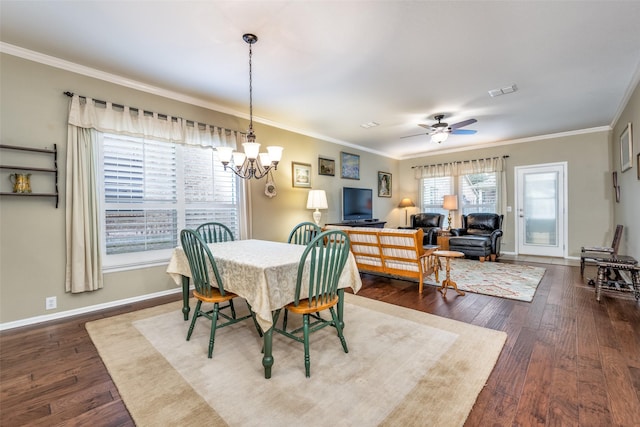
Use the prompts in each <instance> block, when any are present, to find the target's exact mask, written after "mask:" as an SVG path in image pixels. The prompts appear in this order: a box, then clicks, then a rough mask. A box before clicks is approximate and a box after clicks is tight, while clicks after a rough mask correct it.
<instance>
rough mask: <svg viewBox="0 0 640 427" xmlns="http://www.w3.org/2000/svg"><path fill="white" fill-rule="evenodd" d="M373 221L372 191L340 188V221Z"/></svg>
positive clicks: (368, 189)
mask: <svg viewBox="0 0 640 427" xmlns="http://www.w3.org/2000/svg"><path fill="white" fill-rule="evenodd" d="M366 219H373V190H371V189H370V188H351V187H342V220H343V221H364V220H366Z"/></svg>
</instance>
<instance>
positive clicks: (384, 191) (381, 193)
mask: <svg viewBox="0 0 640 427" xmlns="http://www.w3.org/2000/svg"><path fill="white" fill-rule="evenodd" d="M378 197H391V174H390V173H389V172H380V171H378Z"/></svg>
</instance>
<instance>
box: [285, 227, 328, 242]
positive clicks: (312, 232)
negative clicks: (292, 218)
mask: <svg viewBox="0 0 640 427" xmlns="http://www.w3.org/2000/svg"><path fill="white" fill-rule="evenodd" d="M320 232H322V229H321V228H320V226H319V225H317V224H314V223H313V222H301V223H300V224H298V225H296V226H295V227H293V230H291V233H289V238H288V239H287V243H293V244H294V245H306V244H308V243H309V242H310V241H311V240H313V238H314V237H316V236H317V235H318V234H320Z"/></svg>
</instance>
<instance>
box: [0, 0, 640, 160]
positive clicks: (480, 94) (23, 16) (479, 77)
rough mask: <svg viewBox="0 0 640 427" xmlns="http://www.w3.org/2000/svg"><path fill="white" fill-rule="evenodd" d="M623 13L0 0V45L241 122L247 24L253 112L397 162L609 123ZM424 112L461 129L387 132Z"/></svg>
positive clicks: (628, 57)
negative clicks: (440, 135) (251, 37)
mask: <svg viewBox="0 0 640 427" xmlns="http://www.w3.org/2000/svg"><path fill="white" fill-rule="evenodd" d="M639 22H640V1H589V2H578V1H553V2H542V1H495V2H489V1H447V2H439V1H277V0H274V1H267V0H263V1H101V0H94V1H10V0H0V28H1V29H0V41H1V42H2V45H0V47H2V50H3V51H8V50H7V49H9V50H11V49H13V51H16V49H15V48H21V49H19V50H21V51H22V49H26V50H28V51H34V52H38V53H40V54H45V55H49V56H52V57H55V58H59V59H62V60H65V61H69V62H71V63H74V64H78V65H81V66H85V67H90V68H92V69H96V70H101V71H102V72H106V73H110V74H113V75H116V76H120V77H122V78H124V79H127V81H135V82H138V83H140V84H141V85H146V86H147V87H153V88H154V90H156V89H162V90H164V91H170V92H173V93H178V94H181V95H183V96H186V97H189V98H193V99H197V100H201V101H202V102H204V103H206V104H207V105H210V106H212V107H217V108H218V109H219V110H220V111H225V112H231V113H234V114H237V115H241V116H243V117H246V116H247V114H248V104H249V102H248V101H249V89H248V87H249V74H248V57H249V54H248V45H247V44H246V43H245V42H244V41H243V40H242V35H243V34H244V33H247V32H251V33H254V34H256V35H257V36H258V38H259V41H258V43H256V44H255V45H254V46H253V112H254V120H255V121H256V122H263V123H269V124H272V125H276V126H279V127H282V128H284V129H288V130H293V131H296V132H300V133H304V134H306V135H311V136H315V137H319V138H322V139H326V140H329V141H333V142H337V143H341V144H345V145H347V146H353V147H360V148H362V149H365V150H368V151H372V152H375V153H379V154H383V155H385V156H389V157H392V158H397V159H403V158H412V157H417V156H421V155H426V154H432V153H434V152H437V151H442V150H456V149H466V148H469V147H477V146H487V145H491V144H496V143H501V142H505V141H514V140H521V139H526V138H531V137H539V136H543V135H550V134H556V133H564V132H580V131H584V130H586V129H592V128H599V127H608V126H611V125H612V124H613V122H614V120H615V119H616V118H617V115H618V114H619V112H620V109H621V107H622V106H623V104H624V102H626V100H627V97H628V96H629V94H630V91H631V90H632V89H633V87H634V85H635V84H637V82H638V78H639V77H638V74H639V65H640V25H639V24H638V23H639ZM512 84H515V85H517V88H518V90H517V91H516V92H514V93H512V94H508V95H503V96H499V97H491V96H489V94H488V91H489V90H492V89H497V88H502V87H506V86H510V85H512ZM70 89H72V88H70ZM83 95H87V96H91V94H83ZM110 101H113V102H117V100H110ZM436 114H444V115H445V119H444V121H445V122H448V123H450V124H451V123H456V122H459V121H463V120H467V119H470V118H475V119H477V120H478V122H477V123H475V124H473V125H469V126H467V127H465V129H473V130H477V133H476V134H474V135H451V136H450V137H449V139H448V140H447V141H445V142H444V143H442V144H436V143H432V142H430V138H429V137H428V136H426V135H418V136H415V137H410V138H401V137H403V136H407V135H416V134H420V133H422V132H426V131H425V130H424V129H422V128H421V127H419V126H418V123H427V124H432V123H434V122H435V121H434V120H433V116H434V115H436ZM372 121H373V122H377V123H379V126H376V127H373V128H369V129H365V128H363V127H361V126H360V125H361V124H363V123H368V122H372ZM256 130H257V132H256V133H257V135H258V141H260V134H259V128H257V129H256Z"/></svg>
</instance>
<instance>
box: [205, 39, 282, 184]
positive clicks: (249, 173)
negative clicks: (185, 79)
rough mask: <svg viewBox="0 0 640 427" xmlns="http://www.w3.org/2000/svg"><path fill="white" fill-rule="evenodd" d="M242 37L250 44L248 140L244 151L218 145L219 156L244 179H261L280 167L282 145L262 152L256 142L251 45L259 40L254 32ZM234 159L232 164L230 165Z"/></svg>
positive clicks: (225, 164)
mask: <svg viewBox="0 0 640 427" xmlns="http://www.w3.org/2000/svg"><path fill="white" fill-rule="evenodd" d="M242 39H243V40H244V41H245V42H247V43H248V44H249V130H248V131H247V137H246V138H247V142H245V143H243V144H242V147H243V148H244V153H241V152H237V151H233V148H231V147H217V148H216V150H217V151H218V157H219V158H220V161H221V162H222V164H223V165H224V170H227V167H229V169H231V171H232V172H233V173H235V174H236V175H238V176H239V177H240V178H242V179H251V178H255V179H260V178H262V177H264V176H266V175H267V173H268V172H269V171H270V170H271V169H274V170H276V169H278V163H279V162H280V159H281V158H282V147H276V146H270V147H267V152H266V153H260V144H259V143H257V142H256V134H255V133H254V132H253V79H252V70H251V56H252V54H253V52H252V51H251V45H253V44H254V43H255V42H257V41H258V37H257V36H255V35H253V34H244V35H243V36H242ZM232 160H233V163H232V165H229V163H231V161H232Z"/></svg>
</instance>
